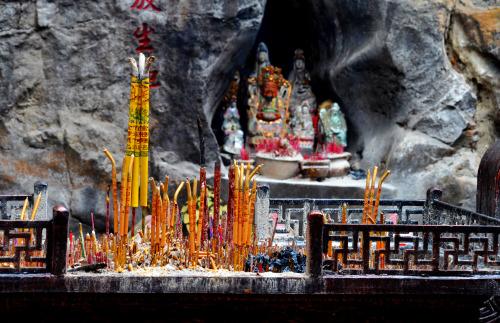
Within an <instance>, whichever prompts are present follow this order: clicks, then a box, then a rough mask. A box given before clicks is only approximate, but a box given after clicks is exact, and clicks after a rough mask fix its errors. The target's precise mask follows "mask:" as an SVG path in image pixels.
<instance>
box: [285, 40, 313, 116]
mask: <svg viewBox="0 0 500 323" xmlns="http://www.w3.org/2000/svg"><path fill="white" fill-rule="evenodd" d="M288 81H289V82H290V84H291V85H292V92H291V94H290V108H294V109H297V108H299V107H300V106H301V105H302V103H303V102H304V101H307V102H308V104H309V106H310V107H312V108H313V109H314V110H315V109H316V96H315V95H314V94H313V93H312V90H311V84H310V82H311V76H310V74H309V72H308V71H307V69H306V60H305V57H304V52H303V51H302V49H296V50H295V56H294V58H293V69H292V71H291V72H290V74H289V75H288Z"/></svg>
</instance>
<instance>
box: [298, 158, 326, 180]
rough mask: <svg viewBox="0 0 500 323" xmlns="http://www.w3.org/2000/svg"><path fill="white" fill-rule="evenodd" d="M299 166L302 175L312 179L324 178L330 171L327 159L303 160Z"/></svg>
mask: <svg viewBox="0 0 500 323" xmlns="http://www.w3.org/2000/svg"><path fill="white" fill-rule="evenodd" d="M299 166H300V173H301V174H302V176H304V177H310V178H312V179H318V180H324V179H325V178H326V177H327V176H328V174H329V173H330V161H329V160H304V161H301V162H300V163H299Z"/></svg>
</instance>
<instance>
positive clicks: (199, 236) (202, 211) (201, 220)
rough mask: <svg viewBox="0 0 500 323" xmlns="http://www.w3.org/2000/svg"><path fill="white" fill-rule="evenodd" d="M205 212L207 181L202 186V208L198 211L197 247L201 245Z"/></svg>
mask: <svg viewBox="0 0 500 323" xmlns="http://www.w3.org/2000/svg"><path fill="white" fill-rule="evenodd" d="M204 212H205V183H201V187H200V210H199V212H198V232H197V237H196V249H197V250H200V247H201V231H202V230H203V214H204Z"/></svg>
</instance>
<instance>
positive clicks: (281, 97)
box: [248, 65, 290, 140]
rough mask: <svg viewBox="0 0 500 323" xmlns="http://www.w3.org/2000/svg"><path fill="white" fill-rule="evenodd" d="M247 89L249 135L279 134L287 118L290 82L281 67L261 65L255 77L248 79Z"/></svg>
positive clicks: (267, 135) (268, 135) (266, 135)
mask: <svg viewBox="0 0 500 323" xmlns="http://www.w3.org/2000/svg"><path fill="white" fill-rule="evenodd" d="M248 91H249V94H250V98H249V99H248V105H249V112H250V114H249V124H248V131H249V133H250V135H251V136H252V137H256V136H263V137H272V136H275V135H280V134H281V133H280V132H281V131H282V130H283V126H284V122H285V120H286V118H287V116H286V114H287V107H288V103H289V97H290V95H289V94H290V83H289V82H288V81H287V80H285V78H284V77H283V75H282V74H281V69H280V68H277V67H274V66H272V65H269V66H266V67H263V68H262V70H261V72H260V74H259V75H258V76H257V77H256V78H250V79H249V80H248ZM254 139H257V140H258V139H260V138H254Z"/></svg>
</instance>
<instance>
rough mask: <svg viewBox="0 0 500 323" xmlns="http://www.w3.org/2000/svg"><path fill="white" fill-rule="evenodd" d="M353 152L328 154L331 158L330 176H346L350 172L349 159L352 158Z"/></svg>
mask: <svg viewBox="0 0 500 323" xmlns="http://www.w3.org/2000/svg"><path fill="white" fill-rule="evenodd" d="M351 156H352V155H351V153H348V152H344V153H341V154H328V155H327V157H328V159H329V160H330V170H329V172H328V176H329V177H339V176H345V175H346V174H347V173H348V172H349V168H350V167H351V165H350V163H349V159H350V158H351Z"/></svg>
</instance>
